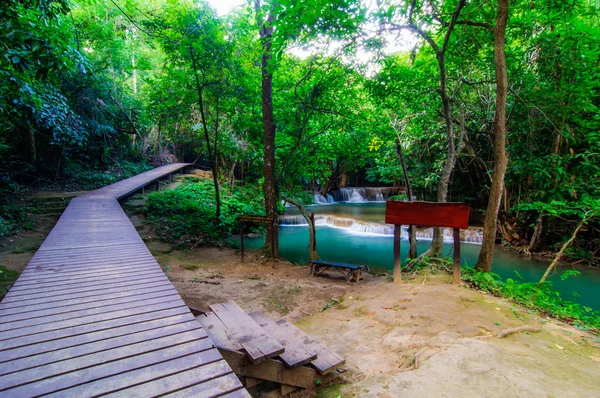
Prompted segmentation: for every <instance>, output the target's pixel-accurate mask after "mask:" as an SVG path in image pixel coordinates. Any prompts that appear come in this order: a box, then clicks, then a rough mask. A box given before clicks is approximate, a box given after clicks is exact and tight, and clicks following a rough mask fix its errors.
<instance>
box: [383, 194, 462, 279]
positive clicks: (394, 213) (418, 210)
mask: <svg viewBox="0 0 600 398" xmlns="http://www.w3.org/2000/svg"><path fill="white" fill-rule="evenodd" d="M385 222H386V224H394V283H400V278H401V271H402V263H401V260H400V232H401V227H402V225H409V226H410V225H417V226H421V227H448V228H453V234H452V237H453V239H454V275H453V280H452V283H455V284H458V283H460V230H461V229H467V228H468V227H469V206H468V205H467V204H465V203H437V202H394V201H388V202H386V206H385Z"/></svg>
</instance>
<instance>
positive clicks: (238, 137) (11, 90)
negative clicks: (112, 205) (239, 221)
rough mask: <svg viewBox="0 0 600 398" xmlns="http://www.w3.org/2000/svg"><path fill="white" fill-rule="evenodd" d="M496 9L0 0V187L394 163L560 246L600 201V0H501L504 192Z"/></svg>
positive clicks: (401, 180)
mask: <svg viewBox="0 0 600 398" xmlns="http://www.w3.org/2000/svg"><path fill="white" fill-rule="evenodd" d="M500 6H501V2H499V3H498V4H496V3H495V2H480V1H467V0H435V1H427V2H425V1H399V0H384V1H380V2H377V3H376V4H375V5H371V6H367V5H366V4H365V3H364V2H362V1H357V0H335V1H326V0H319V1H311V2H306V1H298V0H281V1H277V2H274V1H269V0H265V1H256V2H251V3H248V4H246V5H242V6H240V7H238V8H235V9H234V10H232V11H231V12H230V13H229V14H228V15H226V16H224V17H219V16H218V15H217V14H216V13H215V11H214V10H213V8H212V7H211V6H210V4H209V3H207V2H206V1H205V0H169V1H166V0H154V1H144V0H127V1H124V0H111V1H108V2H104V1H94V0H36V1H33V0H5V1H4V3H3V7H2V8H1V9H0V45H1V48H2V55H3V56H2V57H0V78H1V79H0V131H2V133H0V153H1V154H2V158H1V160H0V177H1V180H0V182H1V184H2V186H1V189H2V194H3V195H4V196H3V198H4V199H3V200H4V201H6V200H7V199H6V197H9V195H10V194H11V193H14V192H15V191H16V190H18V189H19V187H20V186H28V185H32V184H36V183H39V181H44V182H47V183H60V182H61V181H67V180H68V179H69V178H72V177H73V176H75V175H76V172H74V170H75V171H76V170H81V169H82V168H94V169H96V168H97V169H102V168H107V167H112V165H115V164H119V163H120V162H122V161H124V160H131V161H134V162H150V163H153V164H155V165H159V164H162V163H164V162H167V161H173V160H175V159H177V160H179V161H186V162H193V161H197V162H198V163H200V164H204V165H206V166H209V167H211V169H212V170H213V175H214V189H215V195H217V201H216V203H217V204H216V206H217V208H219V206H220V205H219V203H220V201H219V199H218V198H219V192H220V189H219V186H220V185H227V186H228V187H229V188H231V187H233V186H235V185H239V184H254V185H256V186H259V185H260V186H264V190H265V191H264V193H265V201H266V202H265V206H266V209H265V210H266V211H267V213H269V212H276V211H278V209H277V207H278V206H280V202H281V194H283V195H287V196H290V197H291V196H294V197H295V198H300V197H302V194H301V192H303V191H307V190H308V191H312V190H318V191H320V192H322V193H326V192H328V191H332V190H336V189H338V188H340V187H344V186H347V185H395V186H400V185H405V184H406V182H407V181H406V179H407V178H406V177H407V176H408V178H409V180H410V184H411V186H412V192H413V195H414V196H415V197H416V198H418V199H421V200H440V201H445V200H448V201H465V202H468V203H469V204H470V205H471V206H472V207H474V208H477V209H482V210H485V209H486V208H487V204H488V200H489V199H490V197H497V199H498V203H499V207H500V211H499V213H498V214H499V219H498V225H499V231H500V232H501V233H502V236H503V238H504V239H505V240H506V241H508V242H510V243H511V244H512V245H514V246H520V247H523V248H524V251H527V252H530V251H535V250H538V251H541V250H557V249H558V248H559V247H560V246H561V243H562V242H563V241H564V240H566V238H563V237H564V236H570V232H571V231H572V230H573V229H574V227H575V226H576V225H577V224H578V223H579V222H580V221H581V220H582V219H583V218H584V217H585V214H589V212H590V211H592V210H594V209H598V208H599V207H600V203H599V200H600V199H599V198H600V109H599V107H600V48H599V47H598V44H597V43H599V42H600V26H599V18H598V15H599V10H598V9H597V8H596V7H597V4H596V2H593V1H590V0H569V1H562V2H557V1H553V0H543V1H535V2H532V1H524V0H517V1H512V2H510V5H509V7H510V8H509V9H508V14H507V23H506V28H505V34H504V37H503V39H502V41H503V51H504V52H505V58H506V62H505V63H506V65H505V67H506V76H507V87H506V98H505V106H506V110H505V111H503V114H504V116H505V122H502V125H503V128H504V129H505V132H504V133H503V134H505V138H506V149H505V150H501V152H502V153H503V154H504V155H505V156H506V159H507V168H506V176H505V178H503V181H500V182H499V184H500V185H499V187H500V189H499V191H498V189H496V190H494V189H492V186H493V184H492V181H493V175H494V170H495V164H496V165H497V164H498V154H496V155H495V148H496V145H498V142H499V141H498V140H497V139H496V138H497V134H499V133H498V131H500V130H498V119H497V117H496V118H495V111H496V110H497V104H498V102H497V97H496V94H497V92H498V91H497V88H498V80H497V75H496V72H497V69H496V68H497V66H498V57H497V56H498V53H497V52H496V50H497V49H498V43H495V41H494V38H495V37H497V35H498V27H497V25H496V24H497V16H498V15H499V14H498V10H499V8H498V7H500ZM407 37H408V40H407ZM500 44H502V43H500ZM495 46H496V47H495ZM392 48H396V49H397V48H400V50H391V49H392ZM265 84H270V85H271V86H270V88H269V87H267V90H266V91H265V87H266V86H265ZM269 93H270V94H269ZM269 95H270V97H269ZM267 97H269V98H267ZM266 100H268V101H267V102H265V101H266ZM269 101H270V102H269ZM265 106H266V107H267V108H268V107H269V106H270V107H271V109H270V111H269V110H268V109H266V108H265ZM265 112H266V113H265ZM269 112H271V114H270V116H269ZM265 115H267V119H269V118H271V119H269V120H267V121H266V122H265V119H264V118H265V117H266V116H265ZM496 116H497V115H496ZM502 120H504V119H502ZM271 122H272V123H271ZM271 124H272V131H270V132H268V131H267V130H269V129H271V127H270V126H271ZM267 133H269V134H267ZM267 138H268V139H269V140H271V141H272V147H271V144H269V142H270V141H268V140H267ZM399 149H400V151H399ZM270 151H272V153H271V152H270ZM399 153H402V155H403V157H404V160H405V167H406V169H405V170H404V169H403V166H402V163H401V162H400V161H399V158H398V154H399ZM271 158H272V159H273V161H272V164H271V160H269V159H271ZM265 165H267V166H268V167H266V168H265ZM269 167H271V169H269ZM404 172H406V174H405V173H404ZM267 191H268V192H271V194H269V195H270V196H268V195H267ZM207 192H208V191H207ZM211 192H212V191H211ZM224 192H229V191H228V190H225V191H224ZM273 195H274V196H273ZM267 196H268V197H267ZM274 198H275V199H274ZM409 199H413V198H409ZM305 202H306V201H305ZM228 209H229V208H228ZM227 211H228V212H229V210H227ZM488 211H489V208H488ZM215 217H216V218H220V217H221V215H220V212H219V210H218V209H217V211H216V214H215ZM594 223H596V224H594ZM493 224H494V225H495V224H496V223H495V220H494V223H493ZM598 231H599V229H598V224H597V220H596V221H594V220H592V221H590V223H589V226H587V227H586V228H584V229H582V230H581V232H580V233H579V238H578V240H577V241H576V242H575V244H574V245H573V247H572V249H570V250H571V255H572V256H573V258H576V259H582V260H584V261H587V262H589V263H596V264H597V263H598V251H599V250H600V247H599V246H598V242H600V239H599V236H600V232H598Z"/></svg>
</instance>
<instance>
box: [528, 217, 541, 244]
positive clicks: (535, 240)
mask: <svg viewBox="0 0 600 398" xmlns="http://www.w3.org/2000/svg"><path fill="white" fill-rule="evenodd" d="M543 228H544V215H543V214H542V213H540V215H539V216H538V219H537V223H536V224H535V229H534V230H533V235H532V236H531V239H530V240H529V247H528V248H527V251H528V252H529V253H530V254H531V251H532V250H533V251H535V249H536V247H537V245H538V243H539V241H540V236H542V230H543Z"/></svg>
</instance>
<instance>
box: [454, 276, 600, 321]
mask: <svg viewBox="0 0 600 398" xmlns="http://www.w3.org/2000/svg"><path fill="white" fill-rule="evenodd" d="M567 276H568V275H567ZM462 279H463V280H464V281H466V282H469V283H470V284H471V285H473V286H474V287H476V288H477V289H479V290H483V291H485V292H488V293H491V294H494V295H496V296H501V297H505V298H507V299H509V300H511V301H513V302H515V303H518V304H521V305H523V306H525V307H527V308H530V309H534V310H538V311H540V312H542V313H544V314H546V315H550V316H552V317H554V318H556V319H560V320H562V321H565V322H568V323H571V324H573V325H575V326H576V327H578V328H580V329H588V330H592V331H595V332H596V333H597V332H598V331H600V312H598V311H594V310H593V309H592V308H590V307H586V306H584V305H581V304H578V303H575V302H572V301H569V300H566V299H564V298H562V297H561V295H560V293H559V292H558V291H556V290H555V289H554V288H553V286H552V283H551V282H549V281H546V282H544V283H543V284H539V283H536V282H522V281H519V280H514V279H512V278H508V279H506V281H502V280H501V279H500V277H499V276H498V275H496V274H494V273H491V272H479V271H477V270H475V269H473V268H471V267H463V268H462Z"/></svg>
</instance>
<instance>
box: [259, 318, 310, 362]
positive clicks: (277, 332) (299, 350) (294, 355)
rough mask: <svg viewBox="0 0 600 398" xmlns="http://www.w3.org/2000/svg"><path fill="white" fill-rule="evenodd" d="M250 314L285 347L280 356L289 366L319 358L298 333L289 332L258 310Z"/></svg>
mask: <svg viewBox="0 0 600 398" xmlns="http://www.w3.org/2000/svg"><path fill="white" fill-rule="evenodd" d="M248 315H249V316H250V318H252V319H254V321H255V322H256V323H258V324H259V325H260V327H262V328H263V329H264V330H265V331H266V332H267V333H268V334H270V335H271V336H273V337H275V338H276V339H277V340H278V341H279V342H280V343H281V345H282V346H283V347H284V348H285V351H284V352H283V353H282V354H281V355H279V358H280V359H281V360H282V361H283V363H284V364H286V365H287V366H288V367H290V368H294V367H297V366H302V365H305V364H307V363H309V362H312V361H314V360H315V359H317V354H316V353H314V352H312V351H310V350H308V349H306V348H305V347H303V344H302V343H303V342H302V341H301V340H300V339H298V338H297V335H296V334H292V333H288V332H287V330H285V329H284V328H281V327H280V326H279V325H278V324H277V323H275V321H273V320H272V319H271V318H269V317H268V316H266V315H265V314H264V313H262V312H260V311H256V312H251V313H249V314H248Z"/></svg>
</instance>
